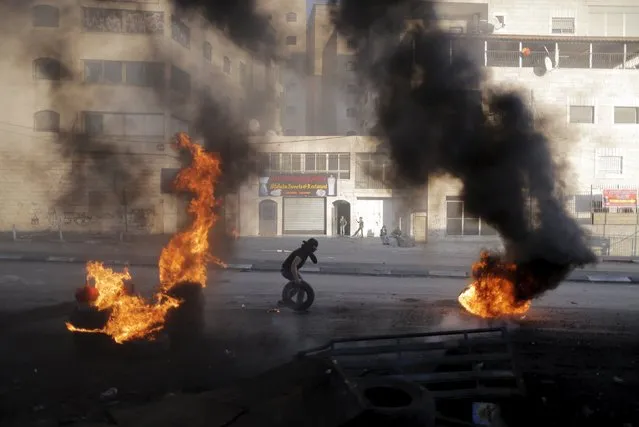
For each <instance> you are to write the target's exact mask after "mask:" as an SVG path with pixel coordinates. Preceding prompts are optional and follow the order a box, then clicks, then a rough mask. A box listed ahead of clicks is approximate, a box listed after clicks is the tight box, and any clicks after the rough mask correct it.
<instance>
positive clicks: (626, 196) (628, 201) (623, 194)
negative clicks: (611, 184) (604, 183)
mask: <svg viewBox="0 0 639 427" xmlns="http://www.w3.org/2000/svg"><path fill="white" fill-rule="evenodd" d="M603 204H604V207H607V208H610V207H636V206H637V190H636V189H635V190H604V191H603Z"/></svg>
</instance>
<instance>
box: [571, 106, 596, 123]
mask: <svg viewBox="0 0 639 427" xmlns="http://www.w3.org/2000/svg"><path fill="white" fill-rule="evenodd" d="M569 116H570V123H594V122H595V107H594V106H592V105H571V106H570V111H569Z"/></svg>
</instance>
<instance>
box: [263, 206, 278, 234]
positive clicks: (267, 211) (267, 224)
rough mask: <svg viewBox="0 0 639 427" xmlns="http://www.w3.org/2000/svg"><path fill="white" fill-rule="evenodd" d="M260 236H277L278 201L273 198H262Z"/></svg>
mask: <svg viewBox="0 0 639 427" xmlns="http://www.w3.org/2000/svg"><path fill="white" fill-rule="evenodd" d="M259 221H260V223H259V234H260V236H277V203H276V202H274V201H273V200H262V201H261V202H260V210H259Z"/></svg>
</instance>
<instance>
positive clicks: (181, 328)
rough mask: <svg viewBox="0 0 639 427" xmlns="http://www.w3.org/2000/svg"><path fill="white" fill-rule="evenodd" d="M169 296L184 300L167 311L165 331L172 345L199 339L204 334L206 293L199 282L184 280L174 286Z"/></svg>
mask: <svg viewBox="0 0 639 427" xmlns="http://www.w3.org/2000/svg"><path fill="white" fill-rule="evenodd" d="M167 294H168V295H169V296H171V297H174V298H178V299H180V300H182V303H181V304H180V306H179V307H177V308H174V309H172V310H171V311H169V312H168V313H167V316H166V323H165V331H166V333H167V334H168V336H169V339H170V341H171V346H175V345H178V346H180V345H182V344H185V343H187V342H193V341H194V340H196V341H197V340H199V339H200V338H201V337H202V336H203V334H204V326H205V321H204V293H203V291H202V286H201V285H200V284H199V283H193V282H184V283H180V284H178V285H176V286H174V287H173V288H172V289H171V290H170V291H169V292H168V293H167Z"/></svg>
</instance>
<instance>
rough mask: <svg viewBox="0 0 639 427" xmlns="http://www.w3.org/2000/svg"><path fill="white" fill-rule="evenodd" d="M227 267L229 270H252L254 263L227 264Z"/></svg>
mask: <svg viewBox="0 0 639 427" xmlns="http://www.w3.org/2000/svg"><path fill="white" fill-rule="evenodd" d="M226 268H227V269H228V270H251V269H253V264H227V265H226Z"/></svg>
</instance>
